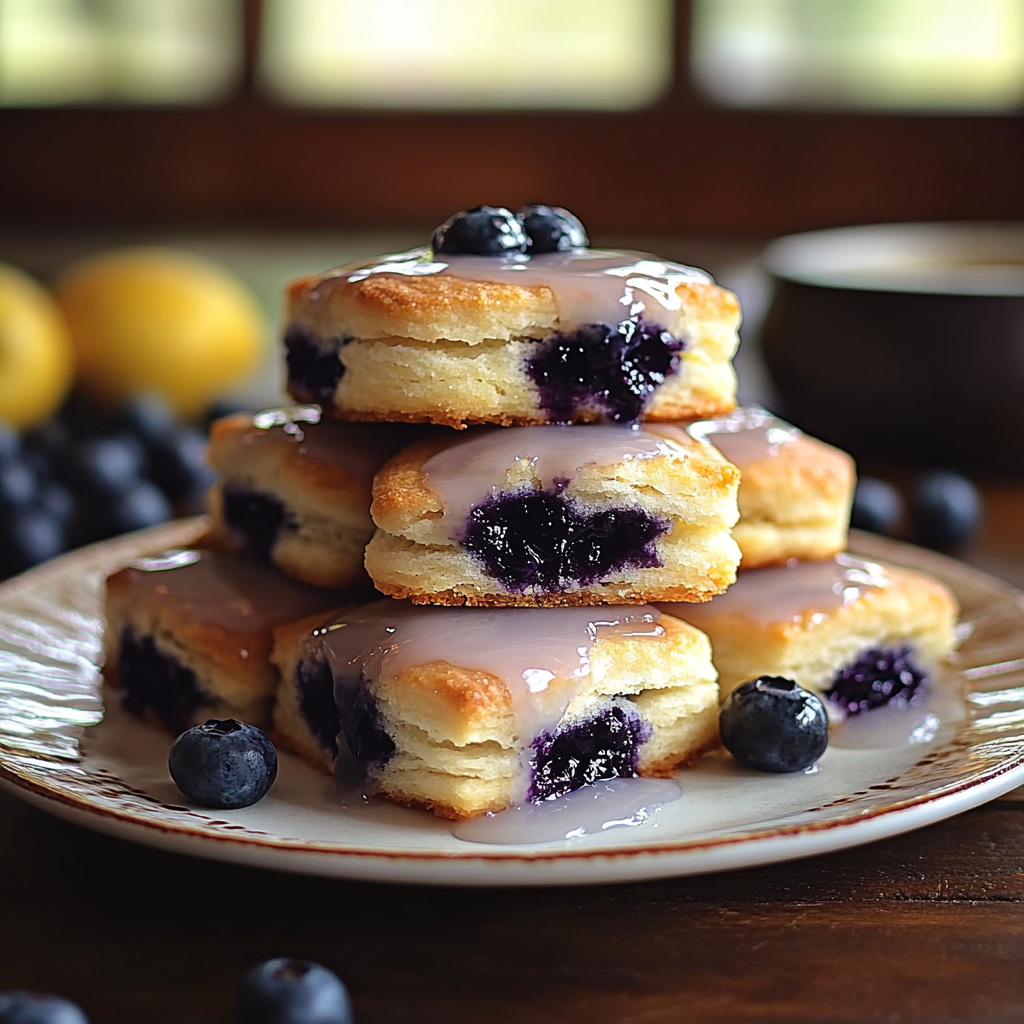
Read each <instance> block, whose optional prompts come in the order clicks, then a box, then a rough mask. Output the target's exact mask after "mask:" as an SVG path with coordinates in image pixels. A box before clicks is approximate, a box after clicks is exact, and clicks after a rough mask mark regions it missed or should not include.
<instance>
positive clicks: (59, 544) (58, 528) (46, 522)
mask: <svg viewBox="0 0 1024 1024" xmlns="http://www.w3.org/2000/svg"><path fill="white" fill-rule="evenodd" d="M4 532H5V533H6V537H5V543H4V545H3V547H2V549H0V576H2V575H13V574H14V573H17V572H24V571H25V570H26V569H31V568H32V566H34V565H39V564H40V563H41V562H46V561H49V559H51V558H56V557H57V555H59V554H60V553H61V552H62V551H63V550H64V547H65V540H66V536H65V531H64V524H63V523H61V522H60V520H59V519H57V518H56V517H55V516H53V515H52V514H51V513H49V512H46V511H45V510H43V509H40V508H32V507H30V508H26V509H21V510H20V511H18V512H15V513H14V514H13V515H12V516H11V517H10V518H9V519H8V520H7V521H6V524H5V526H4Z"/></svg>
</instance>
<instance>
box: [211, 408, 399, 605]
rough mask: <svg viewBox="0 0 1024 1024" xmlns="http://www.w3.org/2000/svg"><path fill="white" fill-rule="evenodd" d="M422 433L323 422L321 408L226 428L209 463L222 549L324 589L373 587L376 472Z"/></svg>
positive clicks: (216, 431)
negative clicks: (370, 562)
mask: <svg viewBox="0 0 1024 1024" xmlns="http://www.w3.org/2000/svg"><path fill="white" fill-rule="evenodd" d="M414 436H415V428H412V427H408V426H388V425H383V424H349V423H338V422H337V421H333V420H322V418H321V414H320V410H319V409H318V408H316V407H315V406H304V407H301V406H300V407H297V408H291V409H271V410H268V411H266V412H261V413H257V414H256V415H255V416H250V415H245V414H242V415H237V416H229V417H227V418H226V419H222V420H218V421H217V422H216V423H214V424H213V427H212V428H211V432H210V445H209V449H208V453H207V458H208V460H209V462H210V465H211V466H212V467H213V468H214V469H216V470H217V471H218V474H219V480H218V482H217V483H216V484H215V485H214V487H213V488H212V489H211V491H210V494H209V496H208V506H209V511H210V516H211V519H212V534H213V538H214V539H215V542H217V543H218V544H219V545H220V546H222V547H225V548H227V549H228V550H232V551H245V552H247V553H248V554H250V555H252V556H254V557H256V558H258V559H261V560H264V561H268V562H272V563H273V564H274V565H276V566H277V567H278V568H279V569H280V570H281V571H282V572H284V573H286V574H287V575H289V576H292V577H294V578H295V579H299V580H303V581H304V582H306V583H313V584H316V585H318V586H322V587H349V586H353V585H355V584H358V583H360V582H362V581H364V580H365V578H366V576H365V573H364V571H363V550H364V549H365V547H366V544H367V542H368V541H369V539H370V537H371V536H372V535H373V522H372V520H371V519H370V485H371V482H372V480H373V474H374V473H375V472H376V471H377V470H378V469H379V468H380V466H381V465H382V464H383V463H384V462H385V461H386V460H387V459H388V458H389V457H390V456H391V455H392V454H393V453H394V452H395V451H397V450H398V449H399V448H401V447H402V446H403V445H404V444H408V443H409V441H410V440H412V438H413V437H414Z"/></svg>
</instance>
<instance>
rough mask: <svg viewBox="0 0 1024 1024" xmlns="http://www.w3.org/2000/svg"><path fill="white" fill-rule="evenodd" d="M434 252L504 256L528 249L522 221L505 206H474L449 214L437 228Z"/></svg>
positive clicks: (433, 243)
mask: <svg viewBox="0 0 1024 1024" xmlns="http://www.w3.org/2000/svg"><path fill="white" fill-rule="evenodd" d="M431 244H432V245H433V247H434V252H440V253H447V254H449V255H453V256H454V255H457V254H458V255H473V256H504V255H506V254H510V253H517V252H518V253H522V252H526V246H527V238H526V232H525V231H524V230H523V225H522V224H520V223H519V221H518V220H517V219H516V216H515V214H514V213H512V212H511V210H506V209H505V207H504V206H475V207H473V209H472V210H463V211H462V212H461V213H457V214H455V216H454V217H449V218H448V219H447V220H446V221H445V222H444V223H443V224H442V225H441V226H440V227H439V228H438V229H437V230H436V231H435V232H434V239H433V242H432V243H431Z"/></svg>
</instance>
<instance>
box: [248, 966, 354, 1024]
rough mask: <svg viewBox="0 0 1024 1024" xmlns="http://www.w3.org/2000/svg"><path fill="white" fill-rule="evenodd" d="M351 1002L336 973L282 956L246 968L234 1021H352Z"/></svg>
mask: <svg viewBox="0 0 1024 1024" xmlns="http://www.w3.org/2000/svg"><path fill="white" fill-rule="evenodd" d="M351 1022H352V1002H351V1000H350V999H349V995H348V990H347V989H346V988H345V986H344V985H343V984H342V982H341V980H340V979H339V978H338V976H337V975H336V974H335V973H334V972H333V971H329V970H328V969H327V968H326V967H321V966H320V965H319V964H315V963H312V962H311V961H309V960H294V959H290V958H287V957H282V958H279V959H276V960H267V961H266V963H262V964H259V965H258V966H256V967H253V968H252V970H250V971H247V972H246V974H245V975H244V977H243V978H242V982H241V984H240V985H239V987H238V994H237V995H236V997H235V1024H351Z"/></svg>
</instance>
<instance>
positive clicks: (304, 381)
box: [284, 326, 352, 410]
mask: <svg viewBox="0 0 1024 1024" xmlns="http://www.w3.org/2000/svg"><path fill="white" fill-rule="evenodd" d="M351 340H352V339H351V338H333V339H331V340H330V341H326V342H318V341H317V340H316V339H315V338H314V337H313V335H312V334H310V333H309V331H307V330H306V329H305V328H304V327H298V326H293V327H289V328H288V330H287V332H286V333H285V336H284V347H285V352H286V355H285V362H286V363H287V365H288V390H289V391H290V392H291V394H292V396H293V397H294V398H296V399H298V400H299V401H300V402H316V403H317V404H319V405H321V406H323V408H324V409H327V410H330V409H333V408H334V392H335V390H336V389H337V387H338V381H340V380H341V378H342V377H343V376H344V375H345V367H344V366H343V365H342V362H341V360H340V359H339V358H338V353H339V352H340V351H341V349H342V347H343V346H344V345H346V344H347V343H348V342H349V341H351Z"/></svg>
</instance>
